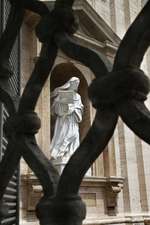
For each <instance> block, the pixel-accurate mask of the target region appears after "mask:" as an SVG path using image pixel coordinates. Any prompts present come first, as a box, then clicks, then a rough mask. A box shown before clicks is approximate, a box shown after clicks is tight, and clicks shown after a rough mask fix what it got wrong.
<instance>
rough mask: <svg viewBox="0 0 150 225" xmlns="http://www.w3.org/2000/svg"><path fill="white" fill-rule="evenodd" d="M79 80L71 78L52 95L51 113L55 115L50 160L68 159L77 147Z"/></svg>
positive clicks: (79, 102)
mask: <svg viewBox="0 0 150 225" xmlns="http://www.w3.org/2000/svg"><path fill="white" fill-rule="evenodd" d="M79 83H80V80H79V78H77V77H72V78H71V79H70V80H69V81H68V82H66V83H65V84H64V85H63V86H61V87H58V88H56V89H55V90H54V91H53V93H52V98H54V100H53V104H52V109H51V111H52V113H53V114H54V115H56V123H55V129H54V136H53V138H52V142H51V147H50V148H51V157H52V159H59V158H61V159H63V158H67V159H69V158H70V156H71V155H72V154H73V153H74V151H75V150H76V149H77V147H78V146H79V123H80V122H81V121H82V114H83V104H82V102H81V97H80V95H79V94H78V93H77V90H78V86H79Z"/></svg>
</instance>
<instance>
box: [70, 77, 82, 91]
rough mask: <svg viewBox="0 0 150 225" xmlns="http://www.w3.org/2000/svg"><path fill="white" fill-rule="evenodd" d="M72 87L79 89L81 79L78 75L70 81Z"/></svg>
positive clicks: (75, 89)
mask: <svg viewBox="0 0 150 225" xmlns="http://www.w3.org/2000/svg"><path fill="white" fill-rule="evenodd" d="M68 82H69V84H70V87H69V89H71V90H73V91H77V90H78V87H79V84H80V80H79V78H78V77H72V78H71V79H70V80H69V81H68Z"/></svg>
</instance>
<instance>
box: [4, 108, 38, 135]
mask: <svg viewBox="0 0 150 225" xmlns="http://www.w3.org/2000/svg"><path fill="white" fill-rule="evenodd" d="M40 127H41V120H40V118H39V117H38V116H37V114H36V113H35V112H27V113H25V114H21V115H15V116H13V117H9V118H8V119H7V121H6V122H5V124H4V131H5V134H6V136H7V137H9V136H10V135H12V133H20V134H31V135H34V134H36V133H38V130H39V129H40Z"/></svg>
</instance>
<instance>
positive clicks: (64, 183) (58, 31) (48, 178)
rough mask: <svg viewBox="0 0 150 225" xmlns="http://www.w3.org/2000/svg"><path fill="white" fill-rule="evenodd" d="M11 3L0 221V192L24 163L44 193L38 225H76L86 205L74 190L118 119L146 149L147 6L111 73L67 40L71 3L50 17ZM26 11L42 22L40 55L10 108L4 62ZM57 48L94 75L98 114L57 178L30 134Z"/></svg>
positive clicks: (1, 57)
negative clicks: (144, 65)
mask: <svg viewBox="0 0 150 225" xmlns="http://www.w3.org/2000/svg"><path fill="white" fill-rule="evenodd" d="M10 3H11V12H10V15H9V18H8V21H7V27H6V29H5V31H4V33H3V35H2V37H1V39H0V100H1V101H2V102H3V103H4V104H5V105H6V107H7V109H8V111H9V114H10V117H9V119H8V120H7V122H6V124H5V126H4V129H5V133H6V135H7V138H8V147H7V151H6V154H5V156H4V158H3V160H2V162H1V163H0V180H1V183H0V199H1V208H0V210H1V214H0V215H1V216H2V215H3V214H5V213H6V212H5V208H4V207H3V205H2V197H3V194H4V191H5V189H6V187H7V184H8V182H9V180H10V178H11V176H12V174H13V172H14V170H15V168H16V166H17V164H18V162H19V160H20V158H21V157H23V158H24V159H25V161H26V162H27V163H28V165H29V166H30V167H31V169H32V170H33V171H34V173H35V174H36V176H37V177H38V178H39V180H40V183H41V185H42V187H43V192H44V196H43V198H42V199H41V200H40V202H39V203H38V205H37V208H36V211H37V216H38V218H39V220H40V223H41V225H52V224H57V225H58V224H61V225H63V224H65V225H67V224H68V225H79V224H82V221H83V219H84V218H85V216H86V208H85V205H84V203H83V202H82V200H81V198H80V196H79V194H78V192H79V187H80V183H81V181H82V179H83V177H84V175H85V173H86V172H87V170H88V169H89V168H90V166H91V165H92V163H93V162H94V161H95V160H96V158H97V157H98V156H99V155H100V154H101V153H102V152H103V150H104V148H105V146H106V145H107V144H108V142H109V140H110V138H111V137H112V135H113V132H114V129H115V127H116V124H117V120H118V116H119V115H120V116H121V117H122V119H123V121H124V122H125V123H126V124H127V125H128V126H129V127H130V128H131V129H132V130H133V131H134V132H135V133H136V134H137V135H138V136H139V137H140V138H142V139H143V140H145V141H146V142H147V143H150V136H149V130H150V126H149V124H150V113H149V111H148V109H147V108H146V107H145V105H144V101H145V100H146V96H147V94H148V93H149V90H150V86H149V79H148V78H147V77H146V76H145V74H144V72H143V71H142V70H140V69H139V67H140V64H141V61H142V59H143V56H144V54H145V51H146V50H147V48H148V46H149V44H150V13H149V12H150V1H148V3H147V4H146V6H145V7H144V9H143V10H142V11H141V13H140V14H139V15H138V17H137V18H136V19H135V21H134V23H133V24H132V25H131V27H130V28H129V30H128V31H127V33H126V35H125V37H124V38H123V40H122V42H121V44H120V47H119V49H118V51H117V54H116V57H115V62H114V65H113V66H112V65H111V63H110V62H109V61H108V60H107V59H106V58H105V57H104V56H102V55H98V54H97V53H95V52H93V51H92V50H90V49H88V48H85V47H82V46H80V45H78V44H77V43H76V42H75V41H74V40H73V34H74V33H75V31H76V30H77V20H76V17H75V16H74V12H73V10H72V6H73V3H74V0H56V2H55V6H54V9H53V10H52V11H51V12H50V11H49V9H48V8H47V6H46V5H45V4H44V3H43V2H40V1H37V0H10ZM26 9H28V10H31V11H34V12H35V13H38V14H39V15H40V16H41V20H40V22H39V24H38V25H37V27H36V35H37V38H38V39H39V41H40V42H42V48H41V53H40V57H39V59H38V61H37V63H36V65H35V68H34V70H33V72H32V74H31V77H30V79H29V81H28V83H27V85H26V87H25V89H24V92H23V94H22V96H21V97H20V100H19V101H17V102H16V101H15V96H12V95H11V88H10V86H9V77H10V76H12V75H13V71H11V68H10V66H9V60H8V59H9V56H10V53H11V50H12V47H13V44H14V42H15V39H16V36H17V34H18V32H19V30H20V27H21V25H22V22H23V17H24V11H25V10H26ZM58 18H59V19H58ZM58 49H61V50H62V51H63V52H64V53H65V54H66V55H67V56H69V57H71V58H73V59H75V60H78V61H80V62H81V63H83V64H84V65H86V66H88V67H89V68H90V69H91V70H92V72H93V73H94V74H95V77H96V78H95V80H94V81H93V83H92V84H91V86H90V87H89V97H90V99H91V101H92V103H93V106H94V107H95V108H96V109H97V113H96V117H95V120H94V123H93V125H92V127H91V128H90V130H89V132H88V134H87V136H86V137H85V139H84V140H83V142H82V143H81V145H80V146H79V148H78V149H77V150H76V152H75V153H74V154H73V156H72V157H71V159H70V160H69V163H68V164H67V165H66V167H65V169H64V171H63V174H62V175H61V176H60V177H59V175H58V173H57V171H56V170H55V169H54V167H53V165H52V164H51V162H49V160H48V159H47V158H46V157H45V156H44V154H43V153H42V151H41V150H40V148H39V147H38V145H37V143H36V139H35V134H36V133H37V132H38V130H39V129H40V126H41V124H40V119H39V118H38V116H37V114H36V113H35V112H34V109H35V106H36V103H37V100H38V98H39V95H40V93H41V91H42V88H43V86H44V84H45V81H46V79H47V78H48V76H49V74H50V71H51V69H52V66H53V64H54V61H55V59H56V56H57V51H58ZM8 162H9V163H8ZM10 162H11V163H10Z"/></svg>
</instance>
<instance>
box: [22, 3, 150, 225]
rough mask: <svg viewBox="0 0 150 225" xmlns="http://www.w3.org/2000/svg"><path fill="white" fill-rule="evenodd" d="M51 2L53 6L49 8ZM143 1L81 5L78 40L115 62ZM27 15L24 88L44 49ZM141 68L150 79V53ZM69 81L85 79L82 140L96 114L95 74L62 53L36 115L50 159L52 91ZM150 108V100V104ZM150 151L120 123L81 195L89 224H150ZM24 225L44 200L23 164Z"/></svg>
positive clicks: (40, 139) (32, 18)
mask: <svg viewBox="0 0 150 225" xmlns="http://www.w3.org/2000/svg"><path fill="white" fill-rule="evenodd" d="M51 2H52V1H50V2H49V4H50V6H51ZM144 4H145V1H143V0H88V2H87V1H86V0H78V1H77V2H76V4H75V6H74V8H75V11H76V13H77V14H78V16H79V21H80V27H79V31H78V32H77V34H76V35H75V38H76V39H77V40H78V42H79V43H81V44H82V45H84V46H88V47H90V48H92V49H93V50H96V51H99V52H102V53H103V54H105V55H106V56H107V57H108V59H109V60H111V61H113V58H114V56H115V53H116V50H117V46H118V45H119V42H120V38H122V37H123V35H124V33H125V31H126V30H127V28H128V27H129V25H130V23H131V22H132V21H133V20H134V19H135V17H136V15H137V14H138V12H139V11H140V10H141V8H142V7H143V5H144ZM38 19H39V18H38V17H37V16H36V15H34V14H31V13H29V12H28V13H27V15H26V20H25V23H24V26H23V29H22V33H23V35H22V49H23V51H22V89H23V88H24V85H25V83H26V81H27V80H28V78H29V75H30V73H31V70H32V69H33V66H34V63H35V61H36V59H37V57H38V55H39V49H40V44H39V43H38V42H37V40H36V39H35V36H34V32H33V28H34V26H35V24H36V23H37V21H38ZM142 68H143V69H144V71H145V72H147V74H148V75H149V76H150V54H149V51H148V52H147V54H146V56H145V58H144V60H143V64H142ZM71 76H77V77H79V78H80V80H81V85H80V88H79V93H80V95H81V97H82V99H83V103H84V105H85V113H84V118H83V122H82V124H81V126H80V138H81V140H82V139H83V138H84V136H85V135H86V133H87V130H88V128H89V127H90V125H91V123H92V121H93V118H94V115H95V110H94V108H93V107H92V106H91V103H90V102H89V100H88V97H87V87H88V85H89V84H90V83H91V81H92V79H93V78H94V75H93V74H92V72H91V71H90V70H89V69H88V68H87V67H85V66H84V65H82V64H81V63H79V62H77V61H74V60H72V59H70V58H68V57H66V56H65V55H64V54H63V53H62V52H59V54H58V57H57V60H56V62H55V65H54V67H53V70H52V73H51V78H49V80H48V81H47V83H46V85H45V88H44V89H43V92H42V94H41V96H40V98H39V102H38V105H37V109H36V110H37V112H38V114H39V116H40V118H41V120H42V128H41V130H40V133H39V134H38V135H37V141H38V143H39V145H40V147H41V149H42V150H43V152H44V153H45V155H46V156H47V157H50V149H49V146H50V139H51V136H52V133H53V118H52V117H51V114H50V91H52V90H53V89H54V88H55V87H57V86H60V85H61V84H63V83H65V81H66V80H68V79H69V78H70V77H71ZM146 104H147V105H148V106H149V104H150V99H148V100H147V103H146ZM149 159H150V151H149V146H148V145H147V144H145V143H144V142H142V141H141V140H139V138H138V137H136V136H135V135H134V134H133V133H132V131H130V130H129V129H128V128H127V127H126V126H125V125H124V124H123V123H122V121H121V119H120V120H119V122H118V125H117V128H116V130H115V133H114V136H113V138H112V139H111V141H110V143H109V144H108V146H107V148H106V149H105V151H104V153H103V154H102V155H101V156H100V157H99V158H98V159H97V160H96V162H95V163H94V164H93V166H92V168H91V171H92V175H91V177H85V179H84V181H83V182H82V185H81V189H80V192H81V195H82V197H83V199H84V200H85V202H86V203H87V212H88V214H87V219H86V220H85V221H84V223H85V224H91V225H94V224H114V225H116V224H122V225H124V224H128V225H130V224H138V225H143V224H150V195H149V190H150V165H149ZM21 172H22V182H21V184H22V188H21V191H22V194H21V196H22V201H21V208H22V210H21V220H22V222H21V224H26V225H27V224H33V225H36V224H38V222H37V220H36V218H35V216H34V206H35V204H36V202H37V200H38V199H39V198H40V196H41V195H42V190H41V187H40V185H39V182H38V180H37V179H36V177H35V176H34V175H33V174H32V171H31V170H30V169H29V168H28V166H27V165H26V164H25V163H24V161H22V166H21Z"/></svg>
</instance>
